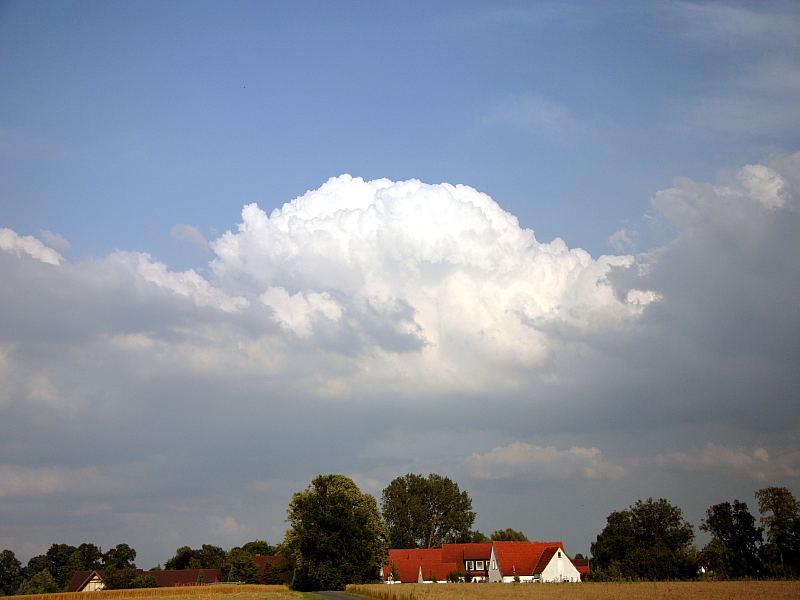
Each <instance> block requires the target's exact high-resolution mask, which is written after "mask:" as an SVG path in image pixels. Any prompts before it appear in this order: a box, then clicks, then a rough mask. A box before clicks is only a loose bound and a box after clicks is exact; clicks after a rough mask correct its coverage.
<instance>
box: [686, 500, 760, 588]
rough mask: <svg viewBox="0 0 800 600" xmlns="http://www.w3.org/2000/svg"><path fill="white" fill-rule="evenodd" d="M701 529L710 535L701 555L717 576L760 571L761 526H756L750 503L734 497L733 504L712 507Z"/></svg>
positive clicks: (726, 503)
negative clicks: (749, 508)
mask: <svg viewBox="0 0 800 600" xmlns="http://www.w3.org/2000/svg"><path fill="white" fill-rule="evenodd" d="M700 529H702V530H703V531H707V532H708V533H710V534H711V541H709V542H708V544H706V546H705V548H703V551H702V553H701V554H702V558H703V560H704V561H705V562H706V563H708V566H709V568H710V569H711V570H712V571H713V572H714V574H715V575H717V576H720V577H731V578H738V577H757V576H758V575H760V574H761V560H760V559H759V549H760V546H761V539H762V538H761V528H760V527H756V519H755V517H754V516H753V515H751V514H750V511H749V510H747V504H745V503H744V502H739V501H738V500H734V501H733V504H731V503H730V502H722V503H721V504H715V505H714V506H711V507H709V508H708V510H707V511H706V517H705V519H703V522H702V523H701V524H700Z"/></svg>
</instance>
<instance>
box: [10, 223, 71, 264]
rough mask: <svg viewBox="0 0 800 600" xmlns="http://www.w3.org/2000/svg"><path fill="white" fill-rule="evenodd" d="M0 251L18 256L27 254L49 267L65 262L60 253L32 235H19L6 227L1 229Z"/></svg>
mask: <svg viewBox="0 0 800 600" xmlns="http://www.w3.org/2000/svg"><path fill="white" fill-rule="evenodd" d="M0 250H2V251H4V252H8V253H9V254H16V255H17V256H21V255H22V254H27V255H28V256H31V257H33V258H35V259H36V260H39V261H41V262H43V263H47V264H49V265H58V264H61V261H62V260H63V259H62V258H61V255H60V254H59V253H58V252H56V251H55V250H53V249H52V248H50V247H49V246H46V245H44V244H43V243H42V242H41V241H40V240H38V239H36V238H35V237H33V236H32V235H19V234H17V232H16V231H13V230H11V229H8V228H5V227H3V228H1V229H0Z"/></svg>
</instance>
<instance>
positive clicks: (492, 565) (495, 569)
mask: <svg viewBox="0 0 800 600" xmlns="http://www.w3.org/2000/svg"><path fill="white" fill-rule="evenodd" d="M501 581H503V575H502V574H501V573H500V565H499V564H497V555H496V554H495V553H494V546H492V555H491V556H490V557H489V583H499V582H501Z"/></svg>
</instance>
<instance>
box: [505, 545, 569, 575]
mask: <svg viewBox="0 0 800 600" xmlns="http://www.w3.org/2000/svg"><path fill="white" fill-rule="evenodd" d="M549 548H553V549H554V551H555V550H558V549H561V550H562V551H563V550H564V544H563V543H562V542H494V553H495V557H496V558H497V566H498V568H499V569H500V573H502V575H503V576H504V577H513V576H514V575H517V576H520V577H522V576H527V575H533V574H534V573H536V572H537V571H535V568H536V567H537V566H538V564H539V561H540V559H541V558H542V554H543V553H544V552H545V551H546V550H548V549H549ZM550 558H552V554H551V555H550ZM548 560H549V559H548ZM545 566H547V563H545ZM543 568H544V567H543ZM538 572H541V571H538Z"/></svg>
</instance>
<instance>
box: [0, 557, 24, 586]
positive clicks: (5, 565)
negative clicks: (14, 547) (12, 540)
mask: <svg viewBox="0 0 800 600" xmlns="http://www.w3.org/2000/svg"><path fill="white" fill-rule="evenodd" d="M22 575H23V571H22V563H21V562H19V560H17V557H16V556H15V555H14V553H13V552H12V551H11V550H3V551H2V552H0V595H4V596H12V595H13V594H15V593H16V592H17V588H19V585H20V584H21V583H22Z"/></svg>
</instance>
